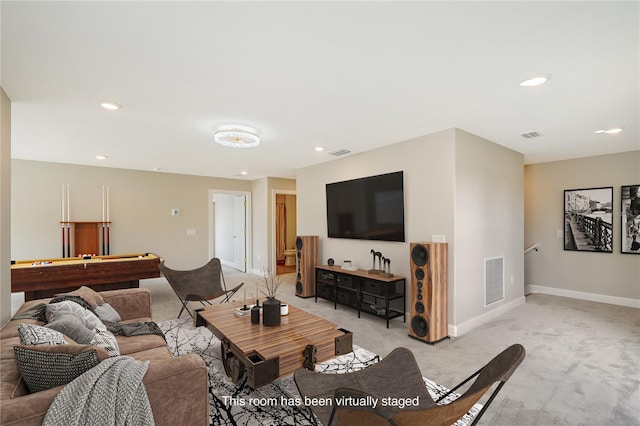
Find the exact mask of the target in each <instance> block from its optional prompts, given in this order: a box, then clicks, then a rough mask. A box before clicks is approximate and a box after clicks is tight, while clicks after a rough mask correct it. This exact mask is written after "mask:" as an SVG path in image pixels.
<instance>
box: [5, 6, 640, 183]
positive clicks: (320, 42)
mask: <svg viewBox="0 0 640 426" xmlns="http://www.w3.org/2000/svg"><path fill="white" fill-rule="evenodd" d="M0 7H1V10H0V17H1V25H2V27H1V37H2V39H1V41H2V51H1V55H2V56H1V59H2V64H1V75H0V77H1V79H0V81H1V84H2V87H3V89H4V90H5V92H6V93H7V94H8V96H9V98H10V99H11V100H12V147H11V149H12V158H19V159H30V160H41V161H53V162H62V163H74V164H87V165H96V166H107V167H118V168H127V169H140V170H154V169H160V170H162V171H166V172H174V173H185V174H194V175H205V176H218V177H230V178H242V179H257V178H262V177H265V176H274V177H289V178H293V177H295V170H296V169H297V168H301V167H305V166H309V165H312V164H316V163H320V162H325V161H331V160H333V159H335V157H333V156H331V155H329V154H328V152H330V151H333V150H336V149H341V148H344V149H348V150H350V151H351V152H352V154H350V155H353V154H354V153H360V152H364V151H368V150H371V149H375V148H378V147H381V146H384V145H389V144H393V143H397V142H401V141H403V140H407V139H411V138H414V137H418V136H421V135H425V134H430V133H434V132H437V131H440V130H444V129H448V128H451V127H458V128H461V129H464V130H466V131H468V132H471V133H474V134H476V135H479V136H481V137H484V138H486V139H489V140H491V141H494V142H496V143H498V144H501V145H504V146H506V147H509V148H511V149H513V150H516V151H519V152H521V153H523V154H524V156H525V162H526V163H537V162H546V161H553V160H560V159H567V158H577V157H584V156H592V155H600V154H607V153H615V152H625V151H631V150H637V149H640V134H639V120H640V118H639V117H640V107H639V104H640V101H639V98H640V87H639V81H640V68H639V56H640V48H639V38H640V34H639V27H640V25H639V21H640V18H639V16H640V15H639V3H638V2H637V1H633V2H591V1H587V2H578V1H571V2H482V1H475V2H452V1H448V2H365V1H358V2H352V3H351V2H349V3H348V2H289V3H287V2H183V1H175V2H150V1H143V2H57V1H45V2H25V1H19V2H12V1H6V0H4V1H2V2H1V6H0ZM541 73H547V74H550V75H551V78H550V80H549V81H548V82H547V83H546V84H545V85H543V86H540V87H535V88H523V87H520V86H519V82H520V81H522V80H524V79H526V78H528V77H531V76H534V75H537V74H541ZM103 100H112V101H115V102H118V103H120V104H122V106H123V108H122V109H121V110H119V111H117V112H109V111H106V110H103V109H102V108H100V106H99V103H100V102H101V101H103ZM229 123H237V124H243V125H249V126H252V127H254V128H255V129H257V131H258V133H259V135H260V136H261V138H262V143H261V145H260V146H259V147H257V148H253V149H234V148H227V147H223V146H219V145H217V144H216V143H214V141H213V132H214V131H215V130H216V129H217V128H218V127H219V126H222V125H225V124H229ZM620 126H622V127H624V128H625V130H624V131H623V132H622V133H620V134H617V135H603V134H595V133H594V131H595V130H598V129H601V128H610V127H620ZM530 131H537V132H539V133H541V134H542V135H543V136H542V137H539V138H536V139H525V138H523V137H522V136H520V134H521V133H524V132H530ZM317 145H321V146H324V147H325V151H324V152H322V153H318V152H316V151H314V147H315V146H317ZM98 154H104V155H107V156H108V157H109V158H108V159H107V160H105V161H99V160H96V159H95V156H96V155H98ZM241 170H246V171H248V172H249V175H248V176H247V177H241V176H239V173H240V171H241Z"/></svg>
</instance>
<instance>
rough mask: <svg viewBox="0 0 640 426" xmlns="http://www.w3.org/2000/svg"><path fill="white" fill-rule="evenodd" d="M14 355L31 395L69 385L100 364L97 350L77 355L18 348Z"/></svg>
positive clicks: (14, 349) (15, 349) (15, 348)
mask: <svg viewBox="0 0 640 426" xmlns="http://www.w3.org/2000/svg"><path fill="white" fill-rule="evenodd" d="M13 351H14V354H15V357H16V362H17V364H18V370H19V371H20V374H22V378H23V380H24V381H25V383H26V384H27V388H29V392H31V393H34V392H40V391H43V390H47V389H51V388H54V387H56V386H60V385H66V384H67V383H69V382H71V381H72V380H73V379H75V378H76V377H78V376H79V375H81V374H82V373H84V372H85V371H87V370H90V369H91V368H93V367H95V366H96V365H98V362H99V361H98V354H97V352H96V350H89V351H85V352H81V353H79V354H73V353H65V352H48V351H39V350H32V349H30V348H27V347H24V346H15V347H14V348H13Z"/></svg>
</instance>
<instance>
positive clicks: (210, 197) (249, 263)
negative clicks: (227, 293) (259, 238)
mask: <svg viewBox="0 0 640 426" xmlns="http://www.w3.org/2000/svg"><path fill="white" fill-rule="evenodd" d="M214 194H236V195H244V197H245V202H246V203H247V206H246V212H245V229H246V230H247V233H246V235H245V239H246V240H245V241H246V245H245V257H246V258H247V261H246V263H245V265H246V270H247V271H249V270H251V268H252V267H253V263H252V254H251V253H252V249H253V247H252V244H251V242H252V241H253V237H252V235H251V232H252V230H251V222H252V219H251V192H249V191H236V190H229V189H209V193H208V201H207V204H208V205H209V223H208V225H207V226H208V228H209V233H208V234H209V259H212V258H213V257H214V245H215V242H214V237H215V232H214V231H215V230H214V229H213V227H212V226H211V224H212V223H213V218H214V212H213V208H214V201H213V196H214ZM220 263H222V264H223V265H227V263H225V262H224V261H222V260H221V261H220ZM227 266H231V267H233V268H234V269H235V265H227Z"/></svg>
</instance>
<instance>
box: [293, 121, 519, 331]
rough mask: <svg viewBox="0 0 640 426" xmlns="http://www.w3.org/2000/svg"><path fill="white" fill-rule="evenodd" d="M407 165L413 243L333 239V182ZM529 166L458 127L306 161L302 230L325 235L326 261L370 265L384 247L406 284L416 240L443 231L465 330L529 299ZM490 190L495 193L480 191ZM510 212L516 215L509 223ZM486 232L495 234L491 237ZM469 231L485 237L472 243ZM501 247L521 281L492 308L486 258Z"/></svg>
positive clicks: (460, 327) (452, 299)
mask: <svg viewBox="0 0 640 426" xmlns="http://www.w3.org/2000/svg"><path fill="white" fill-rule="evenodd" d="M400 170H402V171H403V172H404V188H405V234H406V242H404V243H399V242H384V241H360V240H348V239H337V238H327V229H326V200H325V185H326V184H327V183H330V182H337V181H342V180H347V179H354V178H359V177H364V176H371V175H377V174H382V173H389V172H395V171H400ZM522 170H523V157H522V155H521V154H517V153H515V152H513V151H510V150H507V149H505V148H503V147H500V146H498V145H496V144H494V143H492V142H489V141H487V140H484V139H482V138H479V137H477V136H474V135H471V134H469V133H466V132H462V131H459V130H456V129H450V130H446V131H442V132H439V133H435V134H432V135H428V136H423V137H420V138H416V139H413V140H410V141H407V142H402V143H399V144H395V145H391V146H387V147H384V148H380V149H376V150H373V151H369V152H366V153H363V154H359V155H352V156H350V157H347V158H344V159H341V160H337V161H332V162H328V163H323V164H319V165H315V166H311V167H307V168H303V169H300V170H298V174H297V185H298V190H297V194H298V234H300V235H319V236H320V253H321V263H323V264H326V262H327V259H328V258H329V257H332V258H334V259H335V260H336V262H337V263H338V264H340V263H341V262H342V260H344V259H350V260H352V261H353V262H354V264H355V265H356V266H358V267H360V268H363V269H367V268H370V264H371V255H370V254H369V252H370V250H371V249H372V248H373V249H376V250H377V251H381V252H382V253H383V255H384V256H385V257H388V258H390V259H391V270H392V272H393V273H395V274H398V275H403V276H405V277H407V278H408V281H407V291H409V288H410V287H409V285H410V280H409V277H410V266H409V245H410V243H411V242H420V241H431V240H432V235H444V236H445V238H446V241H447V242H448V243H449V255H450V260H449V273H450V274H449V312H450V315H449V324H450V332H451V333H452V334H456V333H463V332H465V331H466V330H468V329H470V328H472V327H474V326H475V325H477V324H478V322H474V320H476V319H477V318H478V317H480V320H477V321H482V318H483V317H482V316H483V315H487V313H488V312H491V311H494V312H498V311H500V309H502V308H503V307H504V306H506V305H507V304H509V303H510V302H516V303H522V302H523V300H520V299H522V295H523V292H524V290H523V266H522V264H523V260H522V257H523V255H522V251H523V246H522V241H523V226H524V225H523V213H522V211H523V207H522V204H523V199H522V181H523V177H522V175H523V172H522ZM498 172H501V173H502V175H500V176H505V179H504V181H501V180H500V178H499V175H498ZM494 188H495V191H494ZM484 191H487V192H488V193H486V194H484V195H478V194H481V193H482V192H484ZM496 211H499V212H500V214H496ZM470 215H471V217H472V218H470ZM505 216H508V217H509V219H508V220H507V221H506V222H505V221H504V217H505ZM467 224H471V226H468V225H467ZM467 233H468V234H469V235H465V234H467ZM487 234H490V238H486V239H484V237H485V235H487ZM467 237H469V238H482V240H480V241H474V242H472V243H471V244H472V246H471V247H468V246H467V243H468V242H467ZM496 253H497V254H499V255H504V256H505V257H506V260H505V261H506V263H507V271H508V273H509V276H510V275H514V285H513V287H511V288H510V289H509V291H508V292H507V299H505V301H503V302H501V303H496V304H494V305H492V306H489V307H486V308H485V307H484V298H483V297H482V294H483V293H482V292H481V289H482V286H483V282H484V281H483V279H484V275H483V272H482V270H483V269H482V268H483V259H484V258H486V257H493V256H496ZM478 267H479V268H480V271H479V274H478ZM409 303H410V302H409V301H407V309H408V308H409ZM511 307H513V305H509V308H511Z"/></svg>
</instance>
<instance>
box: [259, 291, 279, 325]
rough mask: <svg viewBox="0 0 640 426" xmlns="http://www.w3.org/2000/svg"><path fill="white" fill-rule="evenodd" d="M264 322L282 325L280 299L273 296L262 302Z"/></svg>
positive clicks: (264, 323) (265, 323)
mask: <svg viewBox="0 0 640 426" xmlns="http://www.w3.org/2000/svg"><path fill="white" fill-rule="evenodd" d="M262 324H263V325H280V301H279V300H278V299H274V298H272V297H270V298H268V299H267V300H265V301H264V302H263V303H262Z"/></svg>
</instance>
